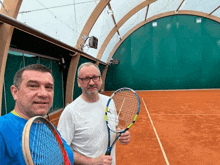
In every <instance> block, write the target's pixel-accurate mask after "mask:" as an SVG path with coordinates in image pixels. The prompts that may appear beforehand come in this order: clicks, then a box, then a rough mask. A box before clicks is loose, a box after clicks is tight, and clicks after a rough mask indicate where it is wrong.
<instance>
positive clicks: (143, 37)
mask: <svg viewBox="0 0 220 165" xmlns="http://www.w3.org/2000/svg"><path fill="white" fill-rule="evenodd" d="M197 18H201V23H197V22H196V19H197ZM153 22H157V27H153V26H152V23H153ZM219 32H220V24H219V23H218V22H215V21H213V20H210V19H207V18H204V17H199V16H191V15H175V16H169V17H164V18H160V19H157V20H154V21H152V22H150V23H148V24H145V25H144V26H142V27H140V28H139V29H137V30H136V31H135V32H133V33H132V34H131V35H130V36H129V37H128V38H127V39H126V40H125V41H124V42H123V43H122V44H121V45H120V47H119V48H118V49H117V51H116V52H115V54H114V56H113V58H114V59H118V60H119V65H110V66H109V68H108V72H107V76H106V83H105V90H116V89H118V88H121V87H125V86H127V87H130V88H133V89H135V90H161V89H162V90H163V89H165V90H166V89H201V88H219V87H220V81H219V77H220V72H219V70H220V33H219ZM113 80H115V81H113Z"/></svg>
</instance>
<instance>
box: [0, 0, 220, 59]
mask: <svg viewBox="0 0 220 165" xmlns="http://www.w3.org/2000/svg"><path fill="white" fill-rule="evenodd" d="M4 1H7V0H4ZM1 2H2V1H1ZM219 8H220V2H219V0H212V1H210V0H194V1H189V0H120V1H118V0H63V1H59V0H47V1H44V0H23V1H22V4H21V8H20V10H19V13H18V17H17V20H18V21H21V22H23V23H25V24H27V25H29V26H31V27H34V28H35V29H38V30H39V31H41V32H43V33H46V34H48V35H49V36H51V37H53V38H55V39H57V40H59V41H62V42H64V43H65V44H68V45H70V46H72V47H75V48H77V49H80V50H82V51H83V52H85V53H87V54H89V55H91V56H93V57H95V58H98V59H100V60H101V61H103V62H107V61H108V60H109V56H112V55H111V54H112V53H111V52H112V50H113V49H114V48H115V46H116V45H117V44H120V43H121V42H122V41H123V39H125V36H126V35H127V33H128V32H129V31H130V30H131V29H133V30H134V27H136V26H137V25H139V24H143V22H149V20H152V18H154V17H155V16H157V15H159V14H162V13H167V12H174V13H178V11H179V12H181V10H188V11H193V12H202V13H206V14H207V16H215V17H218V18H219V17H220V9H219ZM5 10H7V7H5ZM91 36H95V37H96V38H98V48H97V49H94V48H90V47H89V46H88V41H89V40H88V39H89V37H91Z"/></svg>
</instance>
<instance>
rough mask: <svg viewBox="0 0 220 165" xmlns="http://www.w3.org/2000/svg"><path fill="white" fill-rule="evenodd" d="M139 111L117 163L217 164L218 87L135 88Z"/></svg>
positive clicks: (119, 149) (219, 140)
mask: <svg viewBox="0 0 220 165" xmlns="http://www.w3.org/2000/svg"><path fill="white" fill-rule="evenodd" d="M137 93H138V95H139V97H140V100H141V110H140V114H139V116H138V119H137V121H136V123H135V124H134V125H133V126H132V127H131V129H130V132H131V136H132V137H131V142H130V143H129V144H128V145H121V144H119V143H117V146H116V152H117V164H118V165H168V164H170V165H218V164H220V159H219V158H220V152H219V151H220V104H219V103H220V90H176V91H175V90H174V91H137Z"/></svg>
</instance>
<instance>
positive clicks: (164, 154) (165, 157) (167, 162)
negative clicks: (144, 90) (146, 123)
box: [142, 98, 170, 165]
mask: <svg viewBox="0 0 220 165" xmlns="http://www.w3.org/2000/svg"><path fill="white" fill-rule="evenodd" d="M142 100H143V103H144V106H145V109H146V111H147V114H148V117H149V119H150V122H151V125H152V127H153V129H154V133H155V135H156V137H157V140H158V143H159V145H160V148H161V151H162V153H163V156H164V159H165V161H166V164H167V165H170V163H169V161H168V159H167V156H166V153H165V151H164V149H163V146H162V143H161V141H160V138H159V136H158V134H157V131H156V128H155V127H154V123H153V121H152V119H151V117H150V113H149V112H148V109H147V106H146V104H145V102H144V99H143V98H142Z"/></svg>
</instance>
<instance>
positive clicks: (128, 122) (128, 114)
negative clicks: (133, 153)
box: [105, 87, 140, 155]
mask: <svg viewBox="0 0 220 165" xmlns="http://www.w3.org/2000/svg"><path fill="white" fill-rule="evenodd" d="M139 111H140V99H139V96H138V94H137V93H136V92H135V91H134V90H133V89H131V88H127V87H124V88H120V89H118V90H116V91H115V92H114V93H113V94H112V95H111V97H110V98H109V100H108V102H107V105H106V110H105V121H106V125H107V128H108V147H107V151H106V153H105V155H111V150H112V148H113V146H114V144H115V143H116V141H117V140H118V138H119V137H120V136H121V134H122V133H125V132H126V131H127V130H128V129H129V128H131V126H132V125H133V124H134V122H135V121H136V119H137V116H138V114H139ZM111 131H112V132H113V133H117V136H116V138H115V140H114V141H113V142H112V144H111V145H110V143H111V134H110V132H111Z"/></svg>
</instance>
